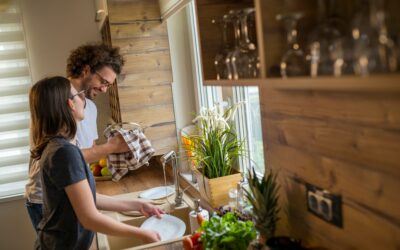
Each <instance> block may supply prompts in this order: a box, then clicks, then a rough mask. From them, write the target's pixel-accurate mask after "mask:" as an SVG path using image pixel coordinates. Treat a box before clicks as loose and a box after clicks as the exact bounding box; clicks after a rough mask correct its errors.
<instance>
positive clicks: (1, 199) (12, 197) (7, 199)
mask: <svg viewBox="0 0 400 250" xmlns="http://www.w3.org/2000/svg"><path fill="white" fill-rule="evenodd" d="M24 198H25V197H24V193H20V194H15V195H10V196H4V197H0V203H4V202H10V201H15V200H22V199H24Z"/></svg>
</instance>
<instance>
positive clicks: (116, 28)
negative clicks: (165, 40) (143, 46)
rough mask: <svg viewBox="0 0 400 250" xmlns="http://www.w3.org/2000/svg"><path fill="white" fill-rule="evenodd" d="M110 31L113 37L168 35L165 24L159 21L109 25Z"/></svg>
mask: <svg viewBox="0 0 400 250" xmlns="http://www.w3.org/2000/svg"><path fill="white" fill-rule="evenodd" d="M110 32H111V36H112V37H113V38H114V39H126V38H139V37H160V36H161V37H165V36H168V32H167V28H166V24H164V23H160V22H159V21H135V22H133V23H129V24H123V25H111V27H110Z"/></svg>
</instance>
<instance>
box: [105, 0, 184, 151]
mask: <svg viewBox="0 0 400 250" xmlns="http://www.w3.org/2000/svg"><path fill="white" fill-rule="evenodd" d="M108 11H109V22H110V34H111V42H112V45H113V46H118V47H120V49H121V54H122V55H123V56H124V58H125V60H126V61H125V66H124V68H123V72H122V74H121V76H122V77H121V78H122V79H121V80H120V81H119V82H118V97H119V109H120V113H121V119H122V121H131V122H136V123H139V124H141V125H142V126H143V127H144V128H146V127H149V128H147V129H145V134H146V136H147V137H148V138H149V139H150V140H151V142H152V144H153V147H154V148H155V149H156V151H157V152H156V154H163V153H165V152H167V151H169V150H176V147H177V136H176V126H175V115H174V107H173V99H172V86H171V84H172V68H171V61H170V52H169V43H168V33H167V27H166V23H161V21H160V10H159V6H158V1H157V0H132V1H126V0H108ZM159 124H161V125H159ZM151 126H154V127H151Z"/></svg>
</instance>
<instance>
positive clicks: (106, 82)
mask: <svg viewBox="0 0 400 250" xmlns="http://www.w3.org/2000/svg"><path fill="white" fill-rule="evenodd" d="M95 73H96V75H97V76H98V77H99V78H100V83H101V84H103V85H104V87H107V88H108V87H110V86H111V85H112V83H111V82H109V81H108V80H107V79H105V78H104V77H103V76H102V75H100V73H99V72H97V71H96V72H95Z"/></svg>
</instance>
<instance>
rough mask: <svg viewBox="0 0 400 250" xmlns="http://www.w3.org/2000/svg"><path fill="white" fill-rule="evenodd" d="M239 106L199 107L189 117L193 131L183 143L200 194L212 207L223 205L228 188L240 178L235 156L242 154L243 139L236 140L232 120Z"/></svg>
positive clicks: (234, 186) (226, 201) (233, 185)
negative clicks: (195, 113)
mask: <svg viewBox="0 0 400 250" xmlns="http://www.w3.org/2000/svg"><path fill="white" fill-rule="evenodd" d="M241 105H242V103H237V104H234V105H232V106H229V107H227V108H226V109H224V108H222V106H221V105H216V106H214V107H212V108H210V109H205V108H202V109H201V112H200V115H198V116H197V117H196V118H195V119H194V120H193V122H195V123H196V125H197V131H196V133H195V134H193V135H189V136H188V141H189V142H190V143H187V144H185V145H184V147H185V149H186V150H187V151H188V155H189V157H190V158H191V160H192V161H193V163H194V165H195V166H196V170H195V173H196V176H197V181H198V183H199V189H200V194H201V196H202V198H203V199H205V200H207V201H208V202H209V203H210V204H211V205H212V206H213V207H219V206H221V205H225V204H227V203H228V191H229V189H231V188H236V185H237V183H238V182H239V181H240V179H241V174H240V173H239V172H237V171H236V170H235V167H236V166H237V164H238V157H239V156H242V155H244V142H243V141H242V140H239V139H238V137H237V133H236V131H235V129H234V126H233V123H232V121H233V117H234V115H235V112H236V110H237V109H238V107H239V106H241Z"/></svg>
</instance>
